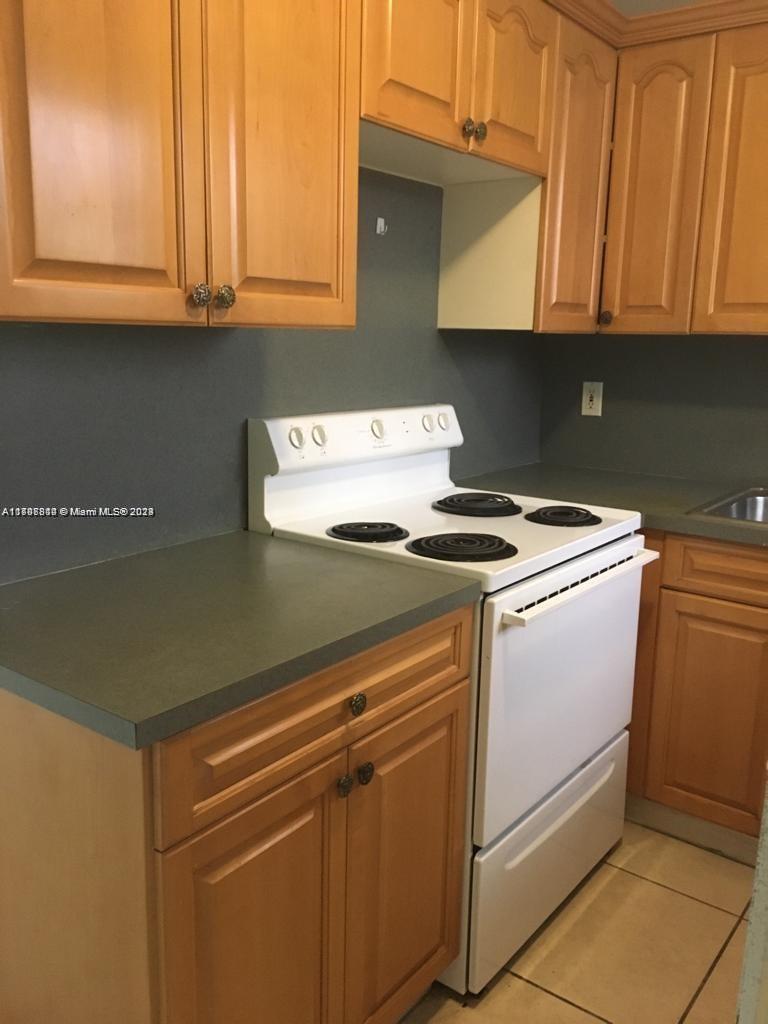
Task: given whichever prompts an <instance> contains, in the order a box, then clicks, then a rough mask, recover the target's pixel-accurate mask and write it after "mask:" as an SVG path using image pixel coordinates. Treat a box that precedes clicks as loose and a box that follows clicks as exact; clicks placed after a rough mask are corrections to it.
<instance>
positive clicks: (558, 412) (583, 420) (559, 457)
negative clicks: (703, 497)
mask: <svg viewBox="0 0 768 1024" xmlns="http://www.w3.org/2000/svg"><path fill="white" fill-rule="evenodd" d="M541 356H542V382H543V395H544V399H543V408H542V435H541V452H542V459H543V461H545V462H552V463H564V464H566V465H583V466H590V467H595V468H598V469H614V470H621V471H628V472H637V473H651V474H658V475H660V476H677V477H684V478H687V479H700V480H723V481H726V480H739V481H741V480H745V481H751V480H754V481H755V482H757V483H762V484H768V338H764V337H754V338H746V337H732V336H718V337H706V336H696V337H649V336H646V337H629V336H628V337H623V336H613V337H611V338H607V337H597V338H580V337H567V336H562V337H556V336H553V337H549V338H547V339H542V345H541ZM585 380H601V381H603V382H604V398H603V416H602V417H601V418H596V417H587V416H581V415H580V409H581V385H582V381H585Z"/></svg>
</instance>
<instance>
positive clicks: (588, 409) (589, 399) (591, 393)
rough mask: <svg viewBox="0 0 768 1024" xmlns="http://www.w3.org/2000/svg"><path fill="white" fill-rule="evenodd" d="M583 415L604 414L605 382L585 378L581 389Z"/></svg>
mask: <svg viewBox="0 0 768 1024" xmlns="http://www.w3.org/2000/svg"><path fill="white" fill-rule="evenodd" d="M581 415H582V416H602V415H603V382H602V381H601V380H585V381H584V384H583V385H582V390H581Z"/></svg>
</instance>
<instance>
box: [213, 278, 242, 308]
mask: <svg viewBox="0 0 768 1024" xmlns="http://www.w3.org/2000/svg"><path fill="white" fill-rule="evenodd" d="M236 302H237V294H236V292H235V289H234V288H233V287H232V285H231V284H222V285H220V287H219V290H218V291H217V292H216V305H217V306H218V307H219V308H220V309H231V308H232V307H233V306H234V304H235V303H236Z"/></svg>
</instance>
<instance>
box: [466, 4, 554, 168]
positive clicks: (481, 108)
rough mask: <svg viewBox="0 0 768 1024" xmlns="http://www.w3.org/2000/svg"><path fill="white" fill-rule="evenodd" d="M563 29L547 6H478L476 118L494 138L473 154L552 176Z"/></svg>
mask: <svg viewBox="0 0 768 1024" xmlns="http://www.w3.org/2000/svg"><path fill="white" fill-rule="evenodd" d="M557 29H558V16H557V14H556V13H555V11H554V10H553V9H552V8H551V7H549V6H548V5H547V4H546V3H544V2H543V0H477V39H476V44H475V45H476V50H475V75H474V83H473V86H474V90H473V97H472V116H473V118H474V119H475V121H476V122H478V123H479V124H482V125H485V126H486V127H487V131H488V134H487V136H486V138H485V139H478V137H477V136H475V138H473V139H472V142H471V143H470V148H471V149H472V151H473V152H475V153H478V154H479V155H481V156H487V157H489V158H490V159H491V160H497V161H500V162H501V163H505V164H511V165H512V166H513V167H519V168H522V169H523V170H526V171H532V172H533V173H534V174H542V175H543V174H546V172H547V157H548V153H549V133H550V125H551V114H552V95H553V92H554V82H555V71H556V65H555V53H556V48H557V45H556V44H557Z"/></svg>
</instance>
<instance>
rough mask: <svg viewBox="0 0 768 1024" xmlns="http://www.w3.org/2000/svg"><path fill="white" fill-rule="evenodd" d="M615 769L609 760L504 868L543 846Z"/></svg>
mask: <svg viewBox="0 0 768 1024" xmlns="http://www.w3.org/2000/svg"><path fill="white" fill-rule="evenodd" d="M615 771H616V762H615V761H611V763H610V764H609V765H608V767H607V768H606V769H605V771H604V772H603V774H602V775H601V776H600V778H599V779H598V780H597V782H595V783H594V784H593V785H591V786H590V787H589V789H588V790H587V791H586V793H582V795H581V796H580V797H579V799H578V800H577V801H576V802H575V803H573V804H571V806H570V807H568V808H566V810H565V811H564V812H563V813H562V814H561V815H560V817H559V818H558V819H557V821H553V822H552V824H551V825H550V826H549V828H547V829H545V830H544V831H543V832H542V833H541V835H540V836H539V837H538V839H536V840H535V841H534V842H533V843H531V845H530V846H527V847H526V848H525V849H524V850H522V851H521V852H520V853H518V855H517V856H516V857H513V858H512V860H509V861H507V863H506V864H505V865H504V870H505V871H514V869H515V868H516V867H517V866H518V864H522V862H523V861H524V860H527V858H528V857H530V856H531V854H532V853H535V852H536V850H538V848H539V847H540V846H543V845H544V843H546V841H547V840H548V839H549V838H550V837H551V836H553V835H554V834H555V832H557V831H559V830H560V829H561V828H562V827H563V825H565V823H566V822H568V821H570V820H571V818H573V817H574V816H575V815H576V814H578V813H579V811H580V810H581V808H582V807H583V806H584V804H588V803H589V801H590V800H591V799H592V797H593V796H595V794H596V793H599V792H600V790H601V789H602V788H603V786H604V785H605V784H606V782H608V780H609V779H610V778H611V776H612V775H613V773H614V772H615Z"/></svg>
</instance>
